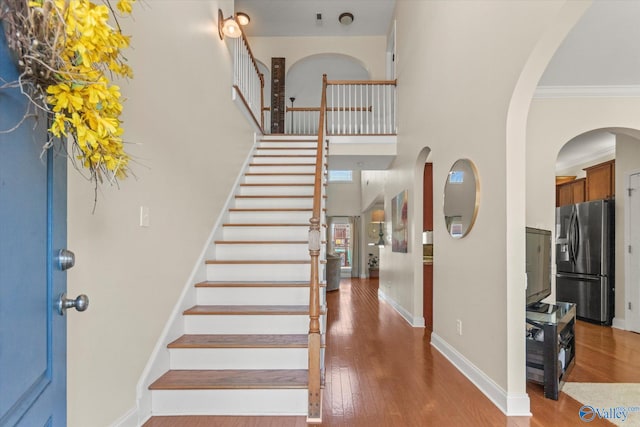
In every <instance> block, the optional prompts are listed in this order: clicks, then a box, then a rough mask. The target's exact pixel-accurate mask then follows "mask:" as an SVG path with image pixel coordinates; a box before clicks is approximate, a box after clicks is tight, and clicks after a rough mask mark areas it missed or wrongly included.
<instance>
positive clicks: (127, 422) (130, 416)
mask: <svg viewBox="0 0 640 427" xmlns="http://www.w3.org/2000/svg"><path fill="white" fill-rule="evenodd" d="M138 421H139V420H138V408H137V407H135V406H134V407H133V408H131V409H129V410H128V411H127V412H126V413H125V414H124V415H122V416H121V417H120V418H118V419H117V420H116V421H114V423H113V424H111V427H138V426H140V425H141V424H140V423H139V422H138Z"/></svg>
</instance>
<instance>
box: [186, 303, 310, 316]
mask: <svg viewBox="0 0 640 427" xmlns="http://www.w3.org/2000/svg"><path fill="white" fill-rule="evenodd" d="M183 314H185V315H211V314H224V315H237V314H240V315H299V314H304V315H308V314H309V306H308V305H194V306H193V307H191V308H189V309H187V310H185V311H184V312H183Z"/></svg>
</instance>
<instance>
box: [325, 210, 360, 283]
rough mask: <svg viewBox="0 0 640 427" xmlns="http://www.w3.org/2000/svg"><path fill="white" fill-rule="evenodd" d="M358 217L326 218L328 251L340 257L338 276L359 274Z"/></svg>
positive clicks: (357, 275) (355, 275)
mask: <svg viewBox="0 0 640 427" xmlns="http://www.w3.org/2000/svg"><path fill="white" fill-rule="evenodd" d="M359 220H360V218H359V217H351V216H333V217H329V218H328V221H327V222H328V226H329V230H328V231H329V233H328V234H329V236H328V241H329V248H328V249H329V252H331V253H334V254H336V255H338V256H339V257H340V277H359V276H360V244H359V240H360V239H359V231H358V229H359V227H360V224H359V222H360V221H359Z"/></svg>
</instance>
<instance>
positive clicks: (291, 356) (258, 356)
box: [169, 348, 309, 370]
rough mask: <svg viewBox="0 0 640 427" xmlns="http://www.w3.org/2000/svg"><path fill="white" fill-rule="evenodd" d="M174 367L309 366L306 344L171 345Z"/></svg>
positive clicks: (278, 367)
mask: <svg viewBox="0 0 640 427" xmlns="http://www.w3.org/2000/svg"><path fill="white" fill-rule="evenodd" d="M169 354H170V356H171V363H170V369H215V370H219V369H307V368H308V367H309V357H308V352H307V349H306V348H180V349H173V348H172V349H170V350H169Z"/></svg>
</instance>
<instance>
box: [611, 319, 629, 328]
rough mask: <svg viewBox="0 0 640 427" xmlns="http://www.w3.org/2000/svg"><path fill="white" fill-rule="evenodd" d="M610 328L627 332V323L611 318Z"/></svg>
mask: <svg viewBox="0 0 640 427" xmlns="http://www.w3.org/2000/svg"><path fill="white" fill-rule="evenodd" d="M611 326H612V327H614V328H616V329H622V330H623V331H626V330H627V322H626V321H625V320H624V319H618V318H617V317H614V318H613V322H612V323H611Z"/></svg>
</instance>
